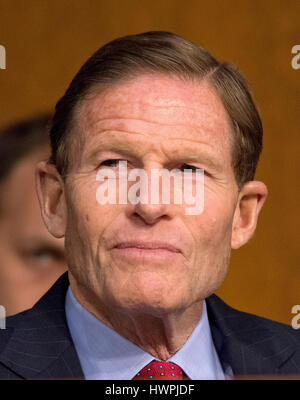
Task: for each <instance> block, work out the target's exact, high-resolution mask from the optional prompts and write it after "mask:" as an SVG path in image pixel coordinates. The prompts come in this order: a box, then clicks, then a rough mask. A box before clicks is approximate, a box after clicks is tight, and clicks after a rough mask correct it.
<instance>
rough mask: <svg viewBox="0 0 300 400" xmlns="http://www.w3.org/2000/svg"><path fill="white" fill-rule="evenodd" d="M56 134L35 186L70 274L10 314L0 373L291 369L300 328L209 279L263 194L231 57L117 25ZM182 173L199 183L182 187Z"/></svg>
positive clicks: (61, 112) (79, 83)
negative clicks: (224, 59)
mask: <svg viewBox="0 0 300 400" xmlns="http://www.w3.org/2000/svg"><path fill="white" fill-rule="evenodd" d="M51 145H52V155H51V158H50V160H49V162H42V163H39V165H38V168H37V187H38V194H39V199H40V204H41V209H42V215H43V218H44V221H45V224H46V226H47V228H48V229H49V231H50V232H51V233H52V234H53V235H54V236H55V237H57V238H62V237H64V238H65V248H66V257H67V263H68V269H69V271H68V276H67V275H64V276H63V277H62V278H61V279H60V280H59V281H58V282H57V283H56V284H55V285H54V286H53V287H52V288H51V289H50V291H49V292H48V293H47V294H46V295H45V296H44V297H43V298H42V299H41V300H40V301H39V302H38V303H37V304H36V305H35V306H34V307H33V308H32V310H29V311H27V312H26V313H23V314H22V315H20V316H15V317H13V318H10V319H9V320H8V321H7V326H8V328H7V329H6V332H4V334H3V337H2V338H1V348H2V349H3V350H2V353H1V354H0V363H1V364H0V374H1V376H2V377H3V378H4V377H6V378H16V377H18V378H70V377H72V378H85V379H150V380H151V379H180V378H183V379H226V378H227V377H234V376H240V375H252V374H255V375H257V374H259V375H266V374H267V375H268V374H270V375H276V374H284V375H287V374H296V373H298V372H299V368H300V355H299V344H300V338H299V333H298V332H296V331H294V330H293V329H292V328H291V327H288V326H285V325H283V324H280V323H277V322H273V321H268V320H266V319H264V318H260V317H256V316H252V315H249V314H245V313H242V312H239V311H236V310H233V309H232V308H230V307H229V306H227V305H225V304H224V303H223V302H222V301H221V300H220V299H219V298H218V297H217V296H215V295H214V294H213V293H214V291H215V290H216V289H217V288H218V287H219V286H220V284H221V283H222V281H223V279H224V277H225V275H226V271H227V268H228V264H229V259H230V251H231V248H234V249H237V248H239V247H240V246H242V245H244V244H245V243H246V242H247V241H248V240H249V239H250V238H251V236H252V235H253V233H254V231H255V228H256V223H257V218H258V214H259V212H260V210H261V208H262V206H263V203H264V201H265V199H266V196H267V189H266V186H265V185H264V184H263V183H262V182H259V181H255V180H253V179H254V173H255V168H256V164H257V161H258V158H259V154H260V151H261V147H262V126H261V121H260V117H259V115H258V113H257V110H256V108H255V105H254V103H253V101H252V98H251V95H250V93H249V91H248V89H247V86H246V83H245V81H244V79H243V78H242V77H241V75H240V73H239V72H238V71H237V70H236V69H235V68H234V67H233V66H231V65H229V64H220V63H218V62H217V61H216V60H215V59H214V58H213V57H212V56H211V55H210V54H209V53H208V52H207V51H205V50H204V49H202V48H201V47H199V46H196V45H195V44H192V43H190V42H188V41H186V40H185V39H183V38H181V37H179V36H176V35H174V34H171V33H167V32H148V33H144V34H141V35H135V36H129V37H125V38H121V39H117V40H115V41H113V42H111V43H109V44H107V45H106V46H104V47H103V48H101V49H99V50H98V51H97V52H96V53H95V54H94V55H93V56H92V57H91V58H90V59H89V60H88V61H87V62H86V63H85V64H84V66H83V67H82V68H81V70H80V71H79V72H78V73H77V75H76V76H75V78H74V79H73V81H72V83H71V84H70V87H69V88H68V90H67V92H66V93H65V95H64V96H63V98H62V99H61V100H60V101H59V102H58V103H57V105H56V112H55V115H54V119H53V125H52V130H51ZM157 171H164V173H165V171H168V172H170V173H172V174H173V175H172V176H173V178H174V179H173V181H172V184H171V185H170V194H172V195H174V197H172V200H171V201H170V202H168V201H163V200H162V199H161V197H159V201H152V199H153V198H154V199H156V200H157V196H156V195H157V194H159V195H160V194H162V195H163V194H164V193H165V192H168V188H167V189H166V185H165V183H164V182H163V181H159V186H158V187H155V186H152V180H151V179H150V178H151V177H152V173H157ZM182 172H184V173H186V176H187V177H188V178H187V180H186V181H184V185H186V186H184V190H186V191H188V190H190V189H193V191H194V192H195V190H196V192H197V193H198V194H197V198H196V197H194V198H193V197H192V196H191V197H189V198H188V197H184V199H183V197H182V196H181V197H180V195H181V194H182V191H183V187H179V182H180V179H178V177H179V178H180V177H182V174H181V173H182ZM201 172H202V174H201ZM134 177H139V178H140V182H138V183H135V184H133V180H134V179H133V178H134ZM198 178H199V179H198ZM198 184H199V185H198ZM199 187H200V189H202V190H200V191H199V192H198V189H199ZM124 188H125V189H124ZM186 188H187V189H186ZM197 188H198V189H197ZM124 192H125V194H126V196H124ZM161 192H164V193H161ZM175 194H176V196H177V197H176V196H175ZM127 195H128V196H127ZM202 195H203V196H202ZM203 197H204V203H203V201H202V200H201V199H203ZM117 198H118V200H116V199H117ZM175 198H176V201H175ZM180 198H181V200H182V201H178V199H179V200H180ZM191 199H192V200H193V199H194V200H195V201H194V203H195V202H197V199H198V200H199V199H200V203H199V204H198V205H199V207H198V209H196V210H195V209H194V210H193V214H192V215H191V214H190V212H187V209H189V208H190V206H192V205H193V204H192V203H193V201H190V200H191ZM24 343H26V355H25V354H24V353H25V351H24Z"/></svg>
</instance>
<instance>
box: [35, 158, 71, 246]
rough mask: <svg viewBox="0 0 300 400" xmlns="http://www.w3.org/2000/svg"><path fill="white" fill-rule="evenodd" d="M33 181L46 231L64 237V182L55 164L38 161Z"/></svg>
mask: <svg viewBox="0 0 300 400" xmlns="http://www.w3.org/2000/svg"><path fill="white" fill-rule="evenodd" d="M35 181H36V189H37V194H38V199H39V202H40V207H41V213H42V217H43V220H44V223H45V225H46V227H47V229H48V231H49V232H50V233H51V234H52V235H53V236H55V237H56V238H61V237H64V235H65V230H66V217H67V213H66V203H65V196H64V182H63V179H62V177H61V175H60V174H59V173H58V171H57V169H56V167H55V165H53V164H47V162H45V161H42V162H39V163H38V164H37V166H36V170H35Z"/></svg>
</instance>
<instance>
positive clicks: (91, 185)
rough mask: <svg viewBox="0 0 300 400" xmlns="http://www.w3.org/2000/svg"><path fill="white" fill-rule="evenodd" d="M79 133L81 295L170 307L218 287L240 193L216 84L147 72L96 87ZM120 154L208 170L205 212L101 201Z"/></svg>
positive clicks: (76, 182) (76, 285)
mask: <svg viewBox="0 0 300 400" xmlns="http://www.w3.org/2000/svg"><path fill="white" fill-rule="evenodd" d="M74 134H77V135H79V137H80V140H79V141H78V142H77V148H76V145H75V144H74V148H73V151H74V152H75V153H76V154H80V156H79V157H78V158H76V159H75V158H74V160H73V161H72V163H71V165H70V168H69V175H68V177H67V179H66V183H65V188H64V190H65V201H66V210H67V211H66V212H67V217H66V220H67V225H66V235H65V239H66V252H67V259H68V265H69V269H70V279H71V285H73V289H74V290H75V293H76V294H77V296H78V297H81V299H82V301H83V302H85V303H86V302H90V303H91V302H92V301H94V300H95V299H97V300H96V301H98V306H100V307H101V305H102V306H103V307H104V308H105V309H106V310H109V309H110V308H111V309H114V310H116V309H118V310H119V311H121V312H126V313H136V312H138V313H139V312H141V313H148V314H152V315H162V314H164V313H166V312H177V311H180V310H184V309H186V308H188V307H189V306H191V305H192V304H194V303H195V302H197V301H199V300H203V299H204V298H205V297H207V296H208V295H209V294H211V293H212V292H213V291H214V290H215V289H216V288H217V287H218V286H219V285H220V284H221V282H222V280H223V279H224V276H225V274H226V270H227V266H228V263H229V256H230V249H231V234H232V221H233V216H234V212H235V208H236V205H237V199H238V188H237V184H236V181H235V177H234V172H233V169H232V165H231V144H230V135H231V133H230V126H229V121H228V116H227V114H226V111H225V109H224V107H223V105H222V103H221V100H220V99H219V97H218V96H217V94H216V93H215V91H214V89H213V87H212V86H211V85H210V84H209V83H207V82H205V81H203V82H200V83H195V82H188V81H183V80H179V79H178V78H171V77H166V76H162V75H142V76H140V77H138V78H135V79H133V80H130V81H127V82H125V83H122V84H119V85H116V86H115V87H113V88H111V89H109V90H107V91H106V92H104V93H103V92H102V93H101V92H99V93H98V94H97V93H96V94H95V93H94V94H93V95H90V96H89V98H87V99H86V100H85V101H84V102H83V104H82V107H81V109H80V111H79V115H78V125H77V128H76V133H75V132H74ZM109 160H115V161H114V162H112V161H109ZM116 160H125V161H127V168H128V169H133V168H143V169H145V170H146V171H147V172H148V173H149V172H150V171H151V169H153V168H157V169H161V168H167V169H173V168H181V169H183V168H187V167H186V164H187V165H191V166H194V167H197V168H200V169H204V170H205V177H204V210H203V212H202V213H201V214H200V215H193V216H191V215H186V212H185V209H186V204H156V205H155V204H136V205H134V204H130V203H128V204H106V205H100V204H99V203H98V202H97V200H96V192H97V189H98V187H99V182H97V181H96V175H97V172H98V170H99V168H110V169H112V170H113V171H115V172H116V171H117V169H118V163H117V161H116ZM149 188H150V186H149ZM149 190H150V189H149ZM161 243H163V244H161ZM167 245H170V246H172V247H173V250H174V249H175V250H174V251H172V250H170V249H169V250H167V249H166V247H167ZM153 246H154V247H156V248H153ZM141 247H144V248H141ZM151 247H152V248H151ZM157 247H158V248H157ZM92 299H93V300H92Z"/></svg>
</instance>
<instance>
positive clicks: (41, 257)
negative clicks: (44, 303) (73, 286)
mask: <svg viewBox="0 0 300 400" xmlns="http://www.w3.org/2000/svg"><path fill="white" fill-rule="evenodd" d="M49 120H50V116H49V115H42V116H38V117H35V118H32V119H29V120H26V121H22V122H18V123H16V124H14V125H10V126H9V127H8V128H6V129H3V130H2V131H1V133H0V159H1V165H0V186H1V198H0V304H1V306H3V307H4V308H5V312H6V315H12V314H17V313H19V312H21V311H23V310H26V309H29V308H31V307H32V306H33V305H34V304H35V303H36V302H37V300H38V299H39V298H40V297H41V296H42V295H43V294H44V293H45V292H46V291H47V290H48V289H49V287H50V286H52V285H53V283H54V282H55V281H56V279H57V278H58V277H59V276H60V275H61V274H62V273H63V272H65V270H66V264H65V260H64V249H63V239H55V238H54V237H53V236H52V235H50V234H49V232H48V231H47V229H46V228H45V225H44V223H43V221H42V218H41V213H40V207H39V203H38V200H37V197H36V190H35V182H34V169H35V165H36V163H37V162H38V161H41V160H45V159H47V158H48V157H49V150H50V148H49V133H48V126H47V123H48V124H49Z"/></svg>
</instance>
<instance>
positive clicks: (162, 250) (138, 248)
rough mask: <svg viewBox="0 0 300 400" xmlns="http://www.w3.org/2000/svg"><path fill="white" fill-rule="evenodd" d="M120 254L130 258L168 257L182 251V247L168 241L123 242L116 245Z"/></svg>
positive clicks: (115, 248) (115, 247)
mask: <svg viewBox="0 0 300 400" xmlns="http://www.w3.org/2000/svg"><path fill="white" fill-rule="evenodd" d="M113 249H114V250H117V251H118V253H119V254H120V256H123V257H128V258H140V257H143V258H149V259H153V258H168V257H174V256H176V255H178V254H180V253H181V251H180V249H179V248H177V247H175V246H173V245H171V244H169V243H166V242H142V241H132V242H122V243H119V244H117V245H116V246H114V248H113Z"/></svg>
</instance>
